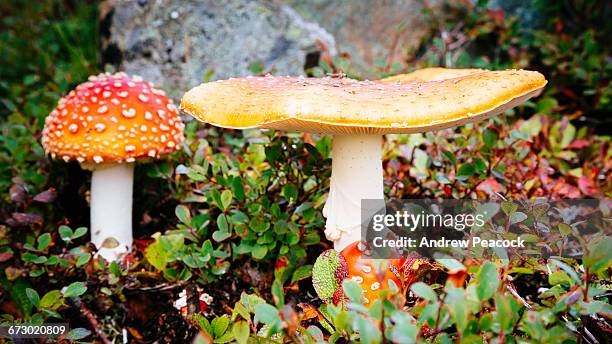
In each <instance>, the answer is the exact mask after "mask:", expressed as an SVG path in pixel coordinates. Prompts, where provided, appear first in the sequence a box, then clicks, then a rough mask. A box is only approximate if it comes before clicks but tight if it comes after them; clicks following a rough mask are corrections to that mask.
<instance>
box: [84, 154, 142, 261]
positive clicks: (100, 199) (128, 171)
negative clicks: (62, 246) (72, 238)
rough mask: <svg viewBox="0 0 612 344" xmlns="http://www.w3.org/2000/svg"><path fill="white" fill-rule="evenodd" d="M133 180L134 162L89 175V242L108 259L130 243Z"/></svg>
mask: <svg viewBox="0 0 612 344" xmlns="http://www.w3.org/2000/svg"><path fill="white" fill-rule="evenodd" d="M133 182H134V164H133V163H123V164H112V165H109V166H103V167H99V168H96V169H94V171H93V174H92V176H91V202H90V208H91V241H92V242H93V243H94V244H95V245H96V247H97V248H98V254H99V255H101V256H102V257H104V258H105V259H106V260H108V261H114V260H117V258H118V257H119V255H120V254H122V253H125V252H128V251H129V250H130V247H131V246H132V186H133ZM105 241H106V242H105ZM115 244H117V246H116V247H115Z"/></svg>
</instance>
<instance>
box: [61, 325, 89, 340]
mask: <svg viewBox="0 0 612 344" xmlns="http://www.w3.org/2000/svg"><path fill="white" fill-rule="evenodd" d="M90 334H91V331H89V330H87V329H85V328H82V327H78V328H75V329H73V330H71V331H70V332H68V334H66V337H64V338H66V339H68V340H81V339H83V338H85V337H87V336H89V335H90Z"/></svg>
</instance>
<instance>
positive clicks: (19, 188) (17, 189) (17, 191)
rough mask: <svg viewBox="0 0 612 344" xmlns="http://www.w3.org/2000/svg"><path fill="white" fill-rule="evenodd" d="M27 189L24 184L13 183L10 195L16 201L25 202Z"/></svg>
mask: <svg viewBox="0 0 612 344" xmlns="http://www.w3.org/2000/svg"><path fill="white" fill-rule="evenodd" d="M26 193H27V190H26V188H25V185H23V184H17V183H16V184H13V186H11V189H10V190H9V196H10V197H11V200H12V201H13V202H15V203H24V202H25V200H26Z"/></svg>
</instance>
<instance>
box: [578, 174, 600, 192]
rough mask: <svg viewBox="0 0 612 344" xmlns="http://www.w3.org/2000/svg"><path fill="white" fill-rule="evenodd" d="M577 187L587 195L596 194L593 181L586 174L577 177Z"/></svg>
mask: <svg viewBox="0 0 612 344" xmlns="http://www.w3.org/2000/svg"><path fill="white" fill-rule="evenodd" d="M578 188H579V189H580V191H582V193H583V194H585V195H587V196H594V195H596V194H597V189H596V188H595V185H594V184H593V181H592V180H591V179H589V178H588V177H587V176H582V177H580V178H578Z"/></svg>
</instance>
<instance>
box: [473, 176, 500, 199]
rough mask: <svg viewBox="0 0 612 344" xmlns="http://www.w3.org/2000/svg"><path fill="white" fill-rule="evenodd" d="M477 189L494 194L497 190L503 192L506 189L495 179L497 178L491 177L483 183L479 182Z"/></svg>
mask: <svg viewBox="0 0 612 344" xmlns="http://www.w3.org/2000/svg"><path fill="white" fill-rule="evenodd" d="M476 190H478V191H482V192H486V193H488V194H489V195H493V194H495V193H496V192H502V191H503V190H504V186H503V185H501V184H500V183H498V182H497V180H495V178H493V177H490V178H487V179H486V180H484V181H483V182H482V183H480V184H478V186H477V187H476Z"/></svg>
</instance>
